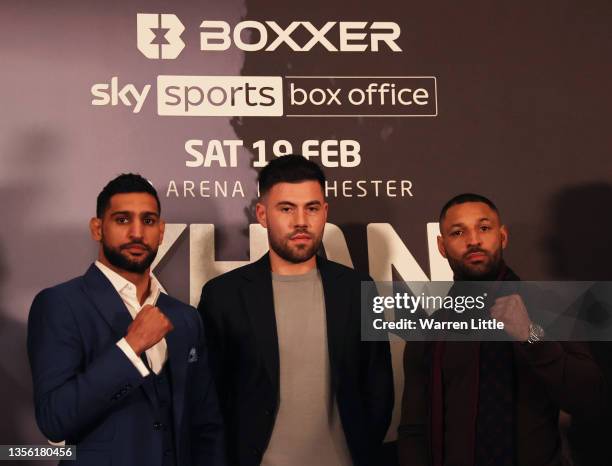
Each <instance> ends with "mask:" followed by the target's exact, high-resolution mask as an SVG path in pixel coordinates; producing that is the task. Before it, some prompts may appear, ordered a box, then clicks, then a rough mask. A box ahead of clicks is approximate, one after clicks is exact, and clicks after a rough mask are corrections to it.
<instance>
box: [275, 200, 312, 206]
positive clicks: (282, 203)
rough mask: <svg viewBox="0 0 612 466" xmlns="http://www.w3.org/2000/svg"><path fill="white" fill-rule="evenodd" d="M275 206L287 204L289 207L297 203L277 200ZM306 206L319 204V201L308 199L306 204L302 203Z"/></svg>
mask: <svg viewBox="0 0 612 466" xmlns="http://www.w3.org/2000/svg"><path fill="white" fill-rule="evenodd" d="M276 205H277V206H280V205H287V206H291V207H297V204H295V203H293V202H291V201H279V202H277V203H276ZM304 205H306V206H311V205H321V201H318V200H316V199H315V200H313V201H308V202H307V203H306V204H304Z"/></svg>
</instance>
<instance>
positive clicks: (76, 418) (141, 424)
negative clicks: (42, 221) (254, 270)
mask: <svg viewBox="0 0 612 466" xmlns="http://www.w3.org/2000/svg"><path fill="white" fill-rule="evenodd" d="M157 305H158V306H159V307H160V309H161V310H162V311H163V312H164V314H165V315H166V316H167V317H168V319H170V321H171V322H172V325H173V326H174V330H172V331H171V332H170V333H168V335H166V343H167V344H168V365H169V367H170V381H171V384H172V412H173V417H174V419H173V421H174V441H175V450H176V455H177V463H178V464H180V465H181V466H196V465H201V466H204V465H206V466H209V465H215V466H222V465H225V464H226V463H225V459H224V445H223V428H222V421H221V413H220V411H219V405H218V402H217V394H216V391H215V389H214V388H213V383H212V377H211V373H210V371H209V367H208V357H207V355H206V345H205V344H204V333H203V328H202V322H201V320H200V318H199V317H198V314H197V312H196V311H195V309H193V308H192V307H191V306H188V305H186V304H183V303H181V302H180V301H177V300H176V299H174V298H171V297H170V296H167V295H166V294H164V293H161V294H160V295H159V299H158V301H157ZM131 322H132V317H131V316H130V313H129V312H128V310H127V309H126V307H125V305H124V304H123V301H121V298H120V296H119V294H118V293H117V292H116V291H115V289H114V288H113V286H112V284H111V283H110V282H109V281H108V279H107V278H106V277H105V276H104V274H103V273H102V272H101V271H100V270H99V269H98V268H97V267H96V266H95V265H92V266H91V267H90V268H89V270H88V271H87V273H86V274H85V275H84V276H82V277H78V278H75V279H73V280H70V281H69V282H66V283H62V284H60V285H57V286H54V287H53V288H47V289H46V290H43V291H42V292H40V293H39V294H38V295H37V296H36V298H35V299H34V303H33V304H32V309H31V310H30V315H29V319H28V355H29V358H30V365H31V368H32V378H33V386H34V405H35V408H36V420H37V422H38V426H39V427H40V430H41V431H42V433H43V434H44V435H45V436H46V437H47V438H49V439H51V440H54V441H60V440H66V443H67V444H76V446H77V458H76V461H70V462H67V463H66V464H70V465H71V466H78V465H84V466H94V465H115V466H135V465H147V466H155V465H159V466H161V464H162V460H163V451H162V443H161V436H160V432H158V430H159V428H160V427H159V418H157V417H156V401H155V400H156V397H155V393H154V387H153V386H152V385H150V384H148V383H146V382H147V381H148V379H149V378H150V377H152V376H151V375H148V376H147V377H142V376H141V375H140V372H138V370H137V369H136V367H135V366H134V365H133V364H132V362H130V360H129V359H128V358H127V356H126V355H125V354H124V353H123V351H121V349H120V348H119V347H118V346H117V345H116V342H117V341H118V340H119V339H121V338H122V337H123V336H125V334H126V332H127V328H128V326H129V324H130V323H131Z"/></svg>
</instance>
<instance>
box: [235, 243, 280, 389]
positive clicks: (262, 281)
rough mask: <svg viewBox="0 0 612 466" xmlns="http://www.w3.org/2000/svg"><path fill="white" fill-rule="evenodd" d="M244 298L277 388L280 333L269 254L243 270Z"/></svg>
mask: <svg viewBox="0 0 612 466" xmlns="http://www.w3.org/2000/svg"><path fill="white" fill-rule="evenodd" d="M243 277H244V278H245V279H246V284H245V286H244V287H243V288H242V290H241V299H242V302H243V304H244V308H245V309H246V312H247V314H248V316H249V321H250V323H251V325H252V327H253V330H254V335H255V340H256V342H257V346H258V348H259V350H260V352H261V355H262V359H263V361H262V362H263V365H264V367H265V369H266V372H267V374H268V377H269V378H270V381H271V382H272V385H273V386H274V387H275V388H278V384H279V362H278V334H277V332H276V315H275V314H274V296H273V291H272V272H271V268H270V259H269V256H268V254H266V255H264V256H263V257H262V258H261V259H259V260H258V261H257V262H254V263H253V265H252V267H249V268H247V269H246V270H245V271H244V272H243Z"/></svg>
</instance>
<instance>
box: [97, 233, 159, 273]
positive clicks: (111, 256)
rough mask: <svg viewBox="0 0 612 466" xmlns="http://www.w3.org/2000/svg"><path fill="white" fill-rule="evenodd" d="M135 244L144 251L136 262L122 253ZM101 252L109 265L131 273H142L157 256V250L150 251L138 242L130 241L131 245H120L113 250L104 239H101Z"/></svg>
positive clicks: (149, 248) (150, 249)
mask: <svg viewBox="0 0 612 466" xmlns="http://www.w3.org/2000/svg"><path fill="white" fill-rule="evenodd" d="M135 244H138V245H139V246H142V247H143V248H144V249H145V254H143V255H142V256H141V257H139V258H138V259H136V260H134V259H130V258H128V257H126V256H124V255H123V252H122V251H123V250H124V249H127V248H129V247H131V246H133V245H135ZM102 250H103V251H104V257H106V259H107V260H108V262H110V263H111V265H113V266H115V267H117V268H118V269H121V270H125V271H126V272H132V273H144V272H145V271H146V270H147V269H148V268H149V267H150V266H151V264H152V263H153V261H154V260H155V256H157V248H155V249H152V248H151V247H150V246H147V245H146V244H144V243H142V242H140V241H132V242H131V243H127V244H122V245H121V246H119V247H118V248H113V247H111V246H109V245H108V244H106V243H105V242H104V238H102Z"/></svg>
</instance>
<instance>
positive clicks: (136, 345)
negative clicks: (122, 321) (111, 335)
mask: <svg viewBox="0 0 612 466" xmlns="http://www.w3.org/2000/svg"><path fill="white" fill-rule="evenodd" d="M173 328H174V327H173V326H172V322H170V320H169V319H168V318H167V317H166V316H165V315H164V313H163V312H162V311H161V310H160V309H159V308H158V307H154V306H151V305H150V304H147V305H145V306H143V308H142V309H141V310H140V312H139V313H138V314H137V315H136V318H135V319H134V321H133V322H132V323H131V324H130V326H129V327H128V332H127V335H126V336H125V340H126V341H127V342H128V344H129V345H130V347H131V348H132V349H133V350H134V353H136V354H137V355H138V356H140V355H141V354H142V352H143V351H146V350H148V349H149V348H151V347H152V346H153V345H155V344H156V343H157V342H158V341H160V340H161V339H162V338H164V337H165V336H166V334H167V333H168V332H170V331H171V330H172V329H173Z"/></svg>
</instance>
